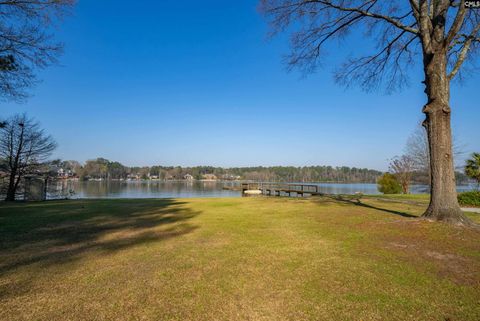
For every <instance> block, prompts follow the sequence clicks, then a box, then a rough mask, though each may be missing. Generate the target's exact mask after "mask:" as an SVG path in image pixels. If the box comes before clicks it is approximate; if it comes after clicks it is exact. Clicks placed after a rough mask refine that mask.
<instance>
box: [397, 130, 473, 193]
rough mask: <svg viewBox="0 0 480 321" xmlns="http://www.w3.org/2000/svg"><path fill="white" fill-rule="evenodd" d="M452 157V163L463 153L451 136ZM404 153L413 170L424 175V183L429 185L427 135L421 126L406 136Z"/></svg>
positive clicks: (459, 145) (458, 167)
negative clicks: (410, 161) (411, 162)
mask: <svg viewBox="0 0 480 321" xmlns="http://www.w3.org/2000/svg"><path fill="white" fill-rule="evenodd" d="M452 141H453V143H452V144H453V147H452V148H453V159H454V164H455V163H456V161H458V160H459V159H460V158H461V157H462V155H464V153H465V152H464V147H463V146H462V145H461V144H459V143H458V141H457V140H456V139H455V137H453V139H452ZM405 154H406V155H408V156H409V157H410V158H411V159H412V161H413V165H414V171H415V172H416V173H417V174H421V175H422V177H424V178H425V179H424V183H425V184H427V185H430V176H431V175H430V152H429V147H428V136H427V132H426V130H425V128H424V127H423V126H418V127H417V128H416V129H415V131H414V132H413V133H412V135H411V136H410V137H409V138H408V140H407V144H406V147H405ZM455 168H456V169H457V170H459V169H460V168H461V166H460V165H458V166H455Z"/></svg>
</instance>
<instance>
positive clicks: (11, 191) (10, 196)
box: [5, 172, 16, 202]
mask: <svg viewBox="0 0 480 321" xmlns="http://www.w3.org/2000/svg"><path fill="white" fill-rule="evenodd" d="M15 176H16V175H15V172H12V173H11V174H10V179H9V181H8V189H7V197H6V198H5V201H7V202H13V201H15V191H16V188H15Z"/></svg>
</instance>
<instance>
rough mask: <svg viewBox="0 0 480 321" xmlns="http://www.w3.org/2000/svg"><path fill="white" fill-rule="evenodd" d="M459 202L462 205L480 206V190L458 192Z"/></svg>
mask: <svg viewBox="0 0 480 321" xmlns="http://www.w3.org/2000/svg"><path fill="white" fill-rule="evenodd" d="M458 202H459V203H460V205H467V206H479V207H480V192H479V191H472V192H464V193H460V194H458Z"/></svg>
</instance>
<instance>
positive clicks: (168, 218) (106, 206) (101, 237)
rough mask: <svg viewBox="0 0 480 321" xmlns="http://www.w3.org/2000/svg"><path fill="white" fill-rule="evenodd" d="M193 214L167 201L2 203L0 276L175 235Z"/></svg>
mask: <svg viewBox="0 0 480 321" xmlns="http://www.w3.org/2000/svg"><path fill="white" fill-rule="evenodd" d="M198 214H199V212H196V211H193V210H191V209H190V208H187V207H186V206H185V202H181V201H178V200H173V199H161V200H159V199H157V200H152V199H146V200H90V201H84V200H75V201H62V202H44V203H32V204H28V203H27V204H14V205H10V204H2V205H0V276H1V275H2V274H4V273H8V272H11V271H13V270H15V269H18V268H21V267H25V266H29V265H32V264H40V265H41V267H47V266H50V265H56V264H62V263H66V262H71V261H74V260H77V259H80V258H81V257H82V256H83V255H85V254H87V253H88V254H90V253H98V254H102V255H106V254H111V253H114V252H117V251H121V250H124V249H127V248H130V247H134V246H138V245H142V244H147V243H154V242H160V241H164V240H168V239H171V238H174V237H179V236H182V235H185V234H187V233H190V232H192V231H193V230H195V229H196V228H197V227H196V226H194V225H192V224H190V223H189V222H188V221H189V220H190V219H191V218H193V217H195V216H196V215H198ZM0 296H1V291H0Z"/></svg>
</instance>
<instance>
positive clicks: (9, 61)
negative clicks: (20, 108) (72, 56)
mask: <svg viewBox="0 0 480 321" xmlns="http://www.w3.org/2000/svg"><path fill="white" fill-rule="evenodd" d="M74 1H75V0H0V98H1V99H2V100H9V99H13V100H22V99H24V98H25V97H26V96H27V89H28V88H29V87H31V86H32V85H33V84H35V83H36V81H37V80H36V77H35V74H34V71H35V69H37V68H44V67H46V66H48V65H50V64H52V63H55V62H56V60H57V57H58V55H59V54H60V53H61V51H62V44H61V43H58V42H55V41H54V40H53V37H52V34H51V33H50V32H49V30H51V25H52V23H53V21H55V20H56V18H58V17H60V16H61V15H62V14H64V13H65V12H67V11H68V10H69V9H70V7H71V6H72V5H73V3H74Z"/></svg>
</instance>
